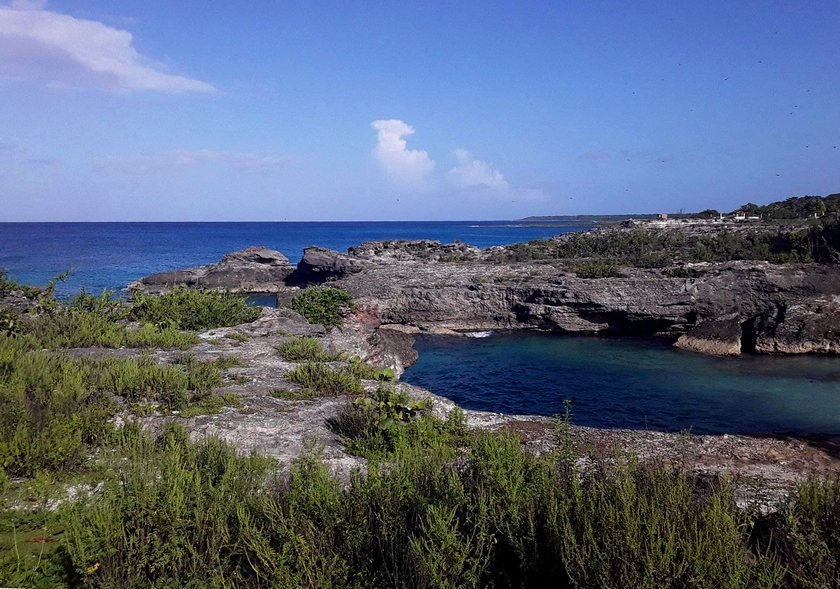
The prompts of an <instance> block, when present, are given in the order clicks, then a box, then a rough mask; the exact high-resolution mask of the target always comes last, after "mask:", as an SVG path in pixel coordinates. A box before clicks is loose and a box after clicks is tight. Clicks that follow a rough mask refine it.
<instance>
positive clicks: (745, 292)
mask: <svg viewBox="0 0 840 589" xmlns="http://www.w3.org/2000/svg"><path fill="white" fill-rule="evenodd" d="M267 252H268V253H267ZM492 253H493V252H492V251H491V250H485V251H483V252H482V251H481V250H478V249H477V248H474V247H472V246H468V245H464V244H449V245H441V244H440V243H438V242H433V241H386V242H367V243H364V244H362V245H360V246H358V247H355V248H350V250H349V251H348V253H347V254H342V253H339V252H334V251H331V250H325V249H322V248H314V247H313V248H307V249H306V250H305V253H304V257H303V259H302V260H301V262H300V263H299V264H298V267H297V269H293V268H292V267H291V266H290V265H289V264H288V260H286V258H285V257H283V256H282V254H279V253H278V252H271V251H270V250H264V249H259V250H254V249H251V250H245V251H244V252H235V253H234V254H229V255H228V256H225V258H223V260H222V261H221V262H219V263H218V264H213V265H211V266H201V267H198V268H194V269H191V270H184V271H177V272H167V273H163V274H157V275H154V276H150V277H148V278H144V279H142V280H141V281H139V282H138V283H135V285H139V286H140V287H141V288H144V289H146V290H149V289H155V288H164V287H167V286H171V285H173V284H184V285H186V286H199V287H201V286H203V287H211V288H230V289H233V290H253V291H266V292H277V291H279V290H280V289H283V288H288V285H308V284H312V283H324V282H329V283H330V284H332V285H334V286H337V287H340V288H343V289H346V290H348V291H350V292H351V293H353V294H354V295H355V296H356V298H357V301H358V303H359V305H360V307H361V308H362V309H363V310H364V311H366V312H367V314H368V316H369V321H370V322H371V323H373V324H397V325H409V326H415V327H417V328H419V329H431V330H441V329H453V330H471V329H494V328H536V329H545V330H551V331H558V332H590V333H596V332H604V333H614V334H634V335H653V334H665V335H670V336H671V337H673V338H674V339H675V340H676V345H678V346H679V347H682V348H685V349H687V350H693V351H697V352H702V353H709V354H720V355H737V354H740V353H742V352H757V353H785V354H795V353H803V352H829V353H838V352H840V267H839V266H836V265H828V264H784V265H774V264H769V263H766V262H727V263H719V264H710V263H703V264H693V265H691V266H690V267H689V268H687V270H688V271H687V272H685V274H688V275H690V276H691V277H690V278H677V277H674V276H669V275H666V274H664V273H663V272H662V271H660V270H655V269H640V268H623V269H621V276H620V277H614V278H598V279H583V278H579V277H577V276H576V275H575V273H574V272H573V271H571V270H569V267H570V266H572V265H573V264H570V261H569V260H551V261H547V262H508V263H500V262H497V261H494V260H493V259H492ZM293 270H294V271H293Z"/></svg>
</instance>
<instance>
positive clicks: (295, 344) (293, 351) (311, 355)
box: [277, 337, 342, 362]
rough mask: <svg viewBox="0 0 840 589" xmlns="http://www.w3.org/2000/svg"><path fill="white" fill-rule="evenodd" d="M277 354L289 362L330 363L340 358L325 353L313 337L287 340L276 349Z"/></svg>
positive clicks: (339, 355) (338, 355)
mask: <svg viewBox="0 0 840 589" xmlns="http://www.w3.org/2000/svg"><path fill="white" fill-rule="evenodd" d="M277 353H278V354H280V356H281V357H283V358H284V359H286V360H288V361H289V362H332V361H334V360H339V359H340V358H341V356H342V355H341V354H330V353H327V352H325V351H324V350H323V348H321V343H320V342H319V341H318V340H317V339H315V338H314V337H298V338H294V339H290V340H287V341H285V342H283V343H282V344H281V345H279V346H278V347H277Z"/></svg>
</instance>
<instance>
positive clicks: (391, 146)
mask: <svg viewBox="0 0 840 589" xmlns="http://www.w3.org/2000/svg"><path fill="white" fill-rule="evenodd" d="M371 126H372V127H373V128H374V129H376V131H377V132H378V135H377V140H376V147H374V149H373V155H374V156H375V157H376V159H377V160H378V161H379V163H380V165H381V166H382V168H383V170H385V173H386V174H388V176H389V177H390V178H391V179H392V180H393V181H395V182H396V183H398V184H399V185H401V187H403V188H407V189H412V190H422V189H424V188H426V187H427V183H426V182H427V178H428V176H429V175H430V174H431V173H432V171H433V170H434V169H435V162H434V160H433V159H431V158H430V157H429V154H428V152H425V151H421V150H418V149H408V146H407V144H406V140H405V137H406V136H407V135H413V134H414V128H413V127H412V126H410V125H407V124H405V123H404V122H403V121H401V120H399V119H388V120H384V119H380V120H377V121H373V122H372V123H371Z"/></svg>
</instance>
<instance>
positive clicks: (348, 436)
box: [330, 386, 466, 459]
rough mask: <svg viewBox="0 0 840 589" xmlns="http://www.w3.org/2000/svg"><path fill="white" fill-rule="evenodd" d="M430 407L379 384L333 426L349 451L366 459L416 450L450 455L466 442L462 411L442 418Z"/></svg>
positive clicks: (404, 393) (405, 394) (385, 457)
mask: <svg viewBox="0 0 840 589" xmlns="http://www.w3.org/2000/svg"><path fill="white" fill-rule="evenodd" d="M431 409H432V406H431V403H430V402H428V401H412V400H411V397H409V395H408V393H406V392H405V391H400V390H396V389H393V388H390V387H385V386H380V387H379V388H378V389H377V390H376V391H374V392H373V393H372V394H370V395H365V396H362V397H359V398H357V399H356V400H355V401H353V403H352V404H351V405H350V406H349V407H348V408H347V410H346V411H345V412H344V413H343V414H342V415H341V416H340V417H338V418H337V419H335V420H333V421H332V422H331V423H330V426H331V428H332V429H333V431H335V432H336V433H337V434H339V435H340V436H341V437H342V438H343V439H344V440H345V443H346V444H347V450H348V451H349V452H351V453H353V454H357V455H359V456H364V457H366V458H376V459H387V458H392V457H393V456H394V455H395V454H400V453H403V452H407V451H415V450H417V451H428V450H436V451H438V452H442V453H444V454H449V455H451V454H453V452H454V449H455V448H456V447H457V446H459V445H461V444H462V443H464V442H465V441H466V428H465V426H464V419H463V413H462V412H460V411H458V410H456V411H455V412H453V413H452V414H451V415H450V419H449V420H447V421H441V420H439V419H436V418H435V417H433V416H432V415H431Z"/></svg>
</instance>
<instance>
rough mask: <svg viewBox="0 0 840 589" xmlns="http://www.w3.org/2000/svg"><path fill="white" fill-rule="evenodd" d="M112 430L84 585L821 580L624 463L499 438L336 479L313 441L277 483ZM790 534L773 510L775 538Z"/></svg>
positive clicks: (76, 546)
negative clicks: (578, 458) (463, 451)
mask: <svg viewBox="0 0 840 589" xmlns="http://www.w3.org/2000/svg"><path fill="white" fill-rule="evenodd" d="M121 437H122V439H123V441H122V442H121V445H120V450H119V452H120V455H122V456H125V457H126V458H127V461H126V463H125V467H124V468H123V469H121V471H120V472H119V473H118V474H117V476H116V477H115V478H114V480H113V481H112V482H109V483H107V484H106V487H105V488H104V489H103V491H102V492H101V493H100V494H98V495H96V496H93V497H90V498H87V499H83V500H82V501H80V502H78V503H76V504H73V505H69V506H67V507H66V508H64V509H63V510H62V513H61V516H62V523H63V525H64V526H65V528H66V532H65V543H66V550H67V553H68V554H69V555H70V557H71V559H72V567H73V571H74V572H75V573H76V574H78V578H79V580H80V582H81V583H82V585H83V586H87V587H115V588H116V587H129V586H156V587H161V586H166V587H170V586H196V587H199V586H201V587H205V586H214V587H339V588H344V587H346V588H362V587H365V588H383V589H384V588H386V587H387V588H391V587H400V588H402V587H406V588H409V587H410V588H419V587H444V588H449V587H521V588H527V587H544V586H553V587H583V588H593V589H595V588H598V589H600V588H603V587H650V588H669V587H673V588H677V587H679V588H686V587H690V588H706V587H708V588H748V587H756V588H761V587H782V586H785V587H792V588H793V587H797V588H798V587H806V586H820V587H823V586H826V587H829V586H831V583H832V579H828V580H827V582H823V581H822V578H821V577H809V578H806V579H805V581H802V580H798V579H796V578H795V576H794V575H793V574H792V573H791V572H788V571H793V570H794V568H792V567H794V566H797V567H804V566H807V565H808V564H810V563H811V561H809V560H808V559H809V558H811V557H810V556H801V558H802V560H801V561H790V560H783V559H782V556H781V554H780V552H779V551H777V550H774V549H772V548H771V549H769V550H768V548H767V547H766V546H762V545H760V544H758V543H756V538H754V536H755V533H754V530H755V528H756V527H757V526H760V523H758V524H756V523H755V522H757V521H759V520H756V516H755V514H752V513H750V512H749V511H745V510H741V509H738V508H737V507H736V506H735V503H734V498H733V495H732V487H731V486H730V485H728V484H727V483H725V482H711V483H709V482H705V481H702V480H700V479H697V478H695V477H693V476H692V475H689V474H686V473H685V472H681V471H679V470H673V469H671V468H668V467H665V466H651V467H641V466H639V465H637V464H636V463H635V462H634V461H633V460H631V459H627V458H625V457H621V456H616V457H615V458H613V459H612V460H610V461H605V462H603V463H600V464H599V465H598V468H596V469H594V470H593V471H592V473H591V474H588V475H584V476H583V477H581V478H578V477H577V476H573V474H572V472H570V471H569V469H568V467H567V466H566V465H564V464H563V463H560V462H557V461H556V460H554V458H553V457H552V456H551V455H548V456H544V457H542V458H537V457H534V456H533V455H529V454H527V453H525V452H523V450H522V449H521V445H520V442H519V440H518V439H517V438H516V437H512V436H509V435H504V434H500V435H492V436H484V437H481V438H478V439H476V440H475V441H474V442H473V443H472V447H471V452H470V454H469V457H468V459H467V460H466V461H462V462H461V463H456V462H455V461H453V460H452V459H451V457H452V454H451V453H441V452H440V451H439V449H436V448H431V449H425V450H423V451H419V450H418V449H417V448H415V447H410V446H407V447H404V448H403V449H402V450H401V451H400V452H398V453H396V454H395V455H393V459H392V460H391V461H390V462H389V463H388V464H387V465H382V466H380V465H379V464H378V463H375V462H374V463H371V464H370V465H369V467H368V472H367V474H364V475H362V474H360V475H358V476H356V477H354V478H353V479H352V481H351V483H350V485H349V486H346V487H342V486H341V485H339V483H338V481H337V480H336V479H335V478H334V477H333V476H332V475H331V474H330V472H329V469H328V467H327V466H326V465H325V464H324V463H323V462H322V460H321V459H320V457H319V455H318V451H317V449H313V450H311V451H310V452H309V453H308V454H306V455H304V456H303V457H302V458H300V459H299V460H298V461H297V462H296V463H295V464H294V466H293V467H292V469H291V471H290V472H289V474H288V475H286V476H284V477H282V478H280V479H279V480H274V482H272V473H273V467H272V465H271V463H270V462H268V461H265V460H263V459H260V458H256V457H253V456H252V457H238V456H236V453H235V452H234V451H233V450H232V449H231V448H229V447H227V446H226V445H225V444H224V443H222V442H219V441H217V440H207V441H204V442H201V443H196V444H193V443H190V442H189V441H188V436H187V435H186V432H184V431H183V430H178V429H170V430H169V431H167V432H165V433H164V434H163V436H162V438H160V439H159V440H157V441H152V440H149V439H148V438H146V437H145V436H142V435H139V434H137V433H136V432H133V431H132V430H129V431H126V432H124V433H123V434H121ZM825 500H826V498H825V497H823V496H822V495H821V496H820V499H819V502H823V503H824V502H825ZM827 500H828V501H829V502H831V501H833V499H831V497H830V496H829V497H827ZM835 503H836V501H835ZM823 512H824V510H822V511H820V513H823ZM797 517H799V516H797ZM789 530H790V526H789V524H786V523H784V521H783V520H779V527H777V528H775V531H776V533H777V534H781V533H789ZM826 533H831V532H830V531H828V530H827V529H822V530H821V531H819V532H818V535H817V536H816V537H815V539H816V540H819V541H822V540H823V539H824V538H825V537H826V536H825V534H826ZM751 546H752V548H751ZM791 557H792V558H793V556H791ZM835 563H836V559H835ZM803 570H804V569H803ZM811 580H813V581H817V582H815V583H813V584H811V583H810V581H811ZM783 583H785V584H784V585H783Z"/></svg>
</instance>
